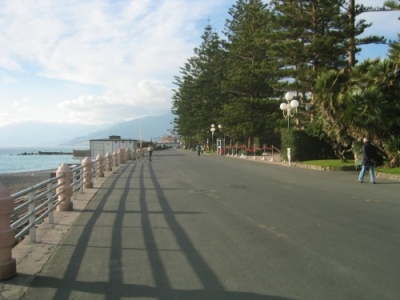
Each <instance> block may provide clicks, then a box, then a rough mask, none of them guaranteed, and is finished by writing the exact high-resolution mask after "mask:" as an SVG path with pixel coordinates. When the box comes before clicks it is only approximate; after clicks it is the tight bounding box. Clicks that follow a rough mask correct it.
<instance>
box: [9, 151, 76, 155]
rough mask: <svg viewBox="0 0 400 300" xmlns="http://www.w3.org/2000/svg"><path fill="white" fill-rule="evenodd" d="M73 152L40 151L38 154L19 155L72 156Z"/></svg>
mask: <svg viewBox="0 0 400 300" xmlns="http://www.w3.org/2000/svg"><path fill="white" fill-rule="evenodd" d="M72 154H73V153H72V152H63V151H55V152H48V151H38V152H22V153H17V155H72Z"/></svg>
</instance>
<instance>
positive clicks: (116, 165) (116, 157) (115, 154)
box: [113, 151, 118, 167]
mask: <svg viewBox="0 0 400 300" xmlns="http://www.w3.org/2000/svg"><path fill="white" fill-rule="evenodd" d="M113 157H114V167H118V153H117V151H114V152H113Z"/></svg>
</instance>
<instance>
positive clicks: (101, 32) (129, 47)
mask: <svg viewBox="0 0 400 300" xmlns="http://www.w3.org/2000/svg"><path fill="white" fill-rule="evenodd" d="M224 2H228V3H229V2H231V1H228V0H224V1H222V0H214V1H196V0H192V1H188V0H168V1H154V0H153V1H150V0H141V1H108V0H99V1H89V0H72V1H58V0H47V1H40V2H38V1H36V0H24V1H14V0H8V1H2V2H0V27H1V28H2V31H0V43H1V44H2V45H4V47H3V46H2V47H1V49H0V68H2V69H4V70H7V71H8V72H14V74H16V73H17V74H18V73H20V74H21V73H24V72H25V73H32V72H34V73H36V74H37V75H39V76H41V77H44V78H49V79H53V80H54V79H55V80H61V81H70V82H76V83H80V84H89V85H94V86H98V87H101V90H102V91H103V92H104V94H98V95H77V97H76V98H75V99H73V100H68V101H65V100H64V101H61V102H60V101H59V100H55V99H53V100H52V101H53V103H54V102H58V104H56V103H54V104H55V105H52V109H53V111H52V114H48V116H50V115H51V116H52V118H54V119H57V120H59V119H60V118H68V119H69V120H71V119H75V120H77V121H79V118H82V116H83V115H84V114H85V113H88V112H87V111H90V115H91V116H92V117H87V118H85V121H86V122H96V123H98V122H109V121H110V120H112V121H120V120H121V118H131V117H136V116H143V115H154V114H160V113H167V112H169V110H170V107H171V96H172V92H171V89H170V86H171V82H172V81H173V76H174V75H178V74H179V67H180V66H182V65H183V63H184V62H185V61H186V60H187V58H188V57H189V56H190V55H192V53H193V48H194V47H196V46H197V44H198V40H199V37H200V35H201V33H202V31H203V29H204V26H205V25H206V24H207V18H208V16H209V14H210V11H213V10H215V9H220V8H221V7H222V8H223V10H224V11H225V10H226V6H225V7H224V6H223V5H224V4H225V5H226V3H224ZM199 21H201V27H199V26H198V25H199V24H197V22H199ZM18 71H19V72H18ZM15 72H16V73H15ZM5 78H6V77H4V76H3V80H2V81H3V82H4V80H5ZM10 78H11V77H10ZM48 88H49V89H51V88H52V87H51V86H48ZM60 93H63V91H60ZM18 99H20V98H18ZM37 100H38V101H37V102H36V103H35V105H37V106H39V105H40V102H39V99H37ZM18 103H21V102H18ZM57 107H58V108H61V110H59V112H58V113H56V112H55V111H54V109H56V108H57ZM43 110H45V108H43ZM85 110H86V112H85ZM57 114H58V115H57ZM66 116H67V117H66ZM18 117H22V115H19V116H18Z"/></svg>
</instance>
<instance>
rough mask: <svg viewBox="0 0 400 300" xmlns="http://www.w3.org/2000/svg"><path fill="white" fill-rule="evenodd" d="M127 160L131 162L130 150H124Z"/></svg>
mask: <svg viewBox="0 0 400 300" xmlns="http://www.w3.org/2000/svg"><path fill="white" fill-rule="evenodd" d="M126 157H127V160H132V150H131V149H130V148H127V149H126Z"/></svg>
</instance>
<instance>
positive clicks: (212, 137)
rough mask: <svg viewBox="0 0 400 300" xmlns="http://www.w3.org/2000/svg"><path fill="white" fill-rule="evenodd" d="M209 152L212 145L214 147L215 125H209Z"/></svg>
mask: <svg viewBox="0 0 400 300" xmlns="http://www.w3.org/2000/svg"><path fill="white" fill-rule="evenodd" d="M210 131H211V150H212V149H213V145H214V132H215V125H214V124H211V128H210Z"/></svg>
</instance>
